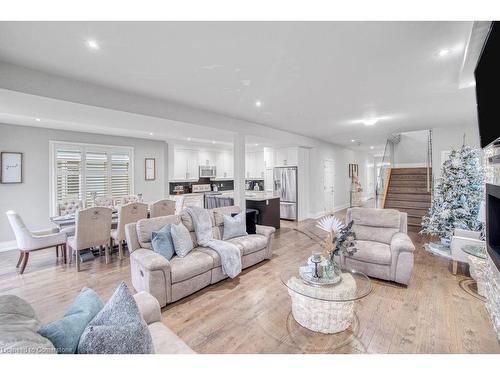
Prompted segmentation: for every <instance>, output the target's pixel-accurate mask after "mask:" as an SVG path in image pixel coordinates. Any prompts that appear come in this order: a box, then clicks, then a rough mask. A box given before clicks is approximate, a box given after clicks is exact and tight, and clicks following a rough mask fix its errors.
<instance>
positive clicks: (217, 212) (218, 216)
mask: <svg viewBox="0 0 500 375" xmlns="http://www.w3.org/2000/svg"><path fill="white" fill-rule="evenodd" d="M240 212H241V208H239V207H238V206H226V207H218V208H214V209H212V214H213V223H214V225H215V226H222V225H224V215H229V216H231V215H232V214H239V213H240Z"/></svg>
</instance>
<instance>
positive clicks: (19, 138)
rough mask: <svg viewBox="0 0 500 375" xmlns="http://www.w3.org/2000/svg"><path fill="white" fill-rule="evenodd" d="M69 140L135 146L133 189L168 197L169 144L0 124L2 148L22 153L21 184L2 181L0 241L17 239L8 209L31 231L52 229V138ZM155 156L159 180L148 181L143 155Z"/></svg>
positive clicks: (150, 196) (148, 195)
mask: <svg viewBox="0 0 500 375" xmlns="http://www.w3.org/2000/svg"><path fill="white" fill-rule="evenodd" d="M50 140H54V141H67V142H81V143H92V144H105V145H116V146H131V147H133V148H134V188H135V192H136V193H142V194H143V196H144V200H145V201H146V202H147V201H152V200H156V199H160V198H162V197H164V196H165V192H166V190H165V189H166V186H165V175H166V173H165V171H166V164H165V155H166V152H167V151H166V147H167V145H166V143H165V142H163V141H153V140H151V141H150V140H145V139H136V138H126V137H115V136H107V135H99V134H90V133H80V132H70V131H61V130H53V129H44V128H34V127H25V126H15V125H5V124H0V151H15V152H22V153H23V154H24V155H23V168H24V169H23V174H24V182H23V183H22V184H12V185H7V184H0V242H5V241H11V240H14V235H13V233H12V231H11V229H10V226H9V223H8V221H7V217H6V216H5V212H6V211H8V210H11V209H12V210H15V211H17V212H18V213H19V214H20V215H21V216H22V217H23V219H24V221H25V222H26V225H27V226H28V227H29V228H30V229H32V230H39V229H45V228H49V227H50V226H51V224H50V221H49V219H48V218H49V215H50V214H49V212H50V208H49V205H50V203H49V196H50V192H49V168H50V165H49V164H50V161H49V160H50V159H49V158H50V155H49V141H50ZM146 157H152V158H156V180H155V181H145V179H144V158H146Z"/></svg>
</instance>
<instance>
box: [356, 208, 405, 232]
mask: <svg viewBox="0 0 500 375" xmlns="http://www.w3.org/2000/svg"><path fill="white" fill-rule="evenodd" d="M400 217H401V215H400V212H399V211H398V210H393V209H387V208H364V207H354V208H351V209H350V218H351V220H354V223H355V224H357V225H369V226H373V227H380V228H397V229H399V225H400Z"/></svg>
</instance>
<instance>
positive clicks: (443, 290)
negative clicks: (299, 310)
mask: <svg viewBox="0 0 500 375" xmlns="http://www.w3.org/2000/svg"><path fill="white" fill-rule="evenodd" d="M338 216H340V217H342V216H343V213H339V214H338ZM301 231H303V232H305V233H306V234H308V235H309V236H310V237H312V238H315V236H314V233H318V232H317V229H315V227H314V222H313V221H306V222H301V223H299V224H296V223H290V222H283V226H282V228H281V229H280V230H279V232H278V233H277V234H276V237H275V240H274V256H273V258H272V259H271V260H270V261H266V262H263V263H261V264H258V265H256V266H254V267H251V268H249V269H246V270H244V272H243V273H242V275H240V277H238V278H237V279H234V280H225V281H222V282H220V283H218V284H215V285H212V286H210V287H208V288H205V289H203V290H201V291H199V292H198V293H196V294H194V295H192V296H189V297H187V298H185V299H183V300H181V301H178V302H176V303H174V304H172V305H169V306H167V307H166V308H164V309H163V313H162V315H163V321H164V323H165V324H167V325H168V326H169V327H170V328H171V329H172V330H173V331H174V332H176V333H177V334H178V335H179V336H180V337H181V338H182V339H183V340H185V341H186V343H187V344H188V345H189V346H191V347H192V348H193V349H194V350H196V351H197V352H200V353H500V345H499V344H498V342H497V340H496V337H495V334H494V332H493V328H492V325H491V322H490V321H489V316H488V315H487V312H486V310H485V307H484V303H483V302H481V301H480V300H478V299H476V298H474V297H473V296H471V295H469V294H467V293H466V292H465V291H463V290H462V289H461V288H460V286H459V281H460V280H461V279H463V278H464V277H465V276H463V274H462V275H460V274H459V275H458V276H454V275H452V274H451V272H450V265H449V262H447V261H445V260H443V259H440V258H437V257H434V256H432V255H430V254H428V253H426V252H425V251H424V250H423V249H422V244H423V243H424V240H423V239H422V238H421V236H419V235H418V234H416V233H410V236H411V237H412V239H413V241H414V243H415V244H416V246H417V252H416V259H415V268H414V272H413V276H412V279H411V281H410V285H409V286H408V287H403V286H399V285H396V284H393V283H389V282H384V281H380V280H373V286H374V288H373V291H372V293H371V294H370V295H369V296H368V297H366V298H365V299H363V300H361V301H359V302H357V306H356V316H357V319H356V321H355V324H353V328H352V329H351V330H348V331H346V332H344V333H341V334H337V335H322V334H314V333H312V332H310V331H308V330H306V329H304V328H302V327H300V326H299V325H298V324H297V323H296V322H295V321H294V320H293V318H291V316H290V298H289V296H288V294H287V290H286V288H285V287H284V286H283V285H282V284H281V281H280V273H281V272H282V271H283V270H285V269H289V268H292V267H296V266H297V265H298V264H299V263H300V262H302V261H304V260H305V259H306V258H307V257H308V256H309V255H310V254H311V251H312V250H313V249H314V248H315V247H317V246H318V244H317V243H316V242H315V241H313V240H312V239H311V238H310V237H309V236H308V235H305V234H304V233H302V232H301ZM17 258H18V253H17V252H14V251H11V252H4V253H0V294H16V295H19V296H20V297H22V298H25V299H26V300H27V301H29V302H30V303H31V304H32V305H33V307H34V308H35V310H36V311H37V313H38V315H39V318H40V319H41V320H42V321H43V322H50V321H52V320H54V319H57V318H59V317H60V316H61V315H62V314H63V312H64V310H65V309H67V307H68V306H69V304H70V303H71V301H72V300H73V299H74V298H75V296H76V295H77V294H78V292H79V291H80V289H81V288H82V287H84V286H88V287H91V288H93V289H95V290H96V291H97V292H98V293H99V295H100V296H101V297H102V299H103V300H104V301H106V300H107V299H108V298H109V297H110V296H111V294H112V293H113V291H114V289H115V288H116V286H117V284H118V283H119V282H120V281H122V280H125V281H126V282H127V284H128V285H129V286H130V287H131V288H132V284H131V281H130V266H129V260H128V258H125V259H124V260H122V261H119V260H118V255H117V254H113V256H112V261H111V263H110V264H109V265H106V264H105V263H104V257H102V259H97V260H95V261H93V262H90V263H84V264H82V272H79V273H77V272H76V270H75V266H74V263H73V264H71V265H65V264H62V259H59V260H56V255H55V250H54V249H49V250H42V251H38V252H36V253H34V254H32V256H31V257H30V264H29V265H28V267H27V269H26V271H25V273H24V274H23V275H18V272H17V270H16V268H15V265H16V262H17Z"/></svg>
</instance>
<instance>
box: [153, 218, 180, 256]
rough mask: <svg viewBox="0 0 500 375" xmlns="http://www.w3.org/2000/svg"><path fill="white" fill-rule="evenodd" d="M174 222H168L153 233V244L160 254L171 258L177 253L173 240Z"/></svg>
mask: <svg viewBox="0 0 500 375" xmlns="http://www.w3.org/2000/svg"><path fill="white" fill-rule="evenodd" d="M171 230H172V224H167V225H165V226H164V227H163V228H161V229H160V230H159V231H158V232H153V233H152V234H151V246H152V247H153V250H154V251H155V252H157V253H158V254H160V255H162V256H164V257H165V258H166V259H167V260H170V259H172V258H173V256H174V255H175V247H174V241H173V240H172V232H171Z"/></svg>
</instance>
